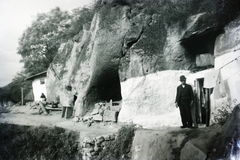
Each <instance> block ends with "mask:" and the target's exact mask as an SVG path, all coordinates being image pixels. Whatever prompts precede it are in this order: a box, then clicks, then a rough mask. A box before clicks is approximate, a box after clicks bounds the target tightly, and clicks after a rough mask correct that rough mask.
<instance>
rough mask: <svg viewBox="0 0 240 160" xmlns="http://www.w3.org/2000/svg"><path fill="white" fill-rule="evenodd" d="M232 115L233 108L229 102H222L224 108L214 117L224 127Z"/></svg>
mask: <svg viewBox="0 0 240 160" xmlns="http://www.w3.org/2000/svg"><path fill="white" fill-rule="evenodd" d="M230 115H231V107H230V105H229V104H228V103H227V102H224V101H223V102H222V106H221V108H220V109H218V114H216V115H215V116H214V121H215V122H216V123H218V124H220V125H224V124H225V122H226V121H227V120H228V117H230Z"/></svg>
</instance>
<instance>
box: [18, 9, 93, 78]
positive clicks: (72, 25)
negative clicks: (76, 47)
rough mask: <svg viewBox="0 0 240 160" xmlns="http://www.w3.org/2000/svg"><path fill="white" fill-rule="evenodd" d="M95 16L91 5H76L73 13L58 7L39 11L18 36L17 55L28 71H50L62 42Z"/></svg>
mask: <svg viewBox="0 0 240 160" xmlns="http://www.w3.org/2000/svg"><path fill="white" fill-rule="evenodd" d="M92 17H93V11H92V10H91V9H88V8H77V9H74V10H73V12H72V14H70V13H68V12H66V11H64V12H63V11H61V10H60V8H58V7H57V8H55V9H53V10H51V11H50V12H49V13H41V14H38V15H37V17H36V20H35V21H33V23H32V25H31V26H30V27H28V28H27V30H25V31H24V33H23V35H22V37H21V38H20V39H19V47H18V54H20V55H21V56H22V60H21V62H23V63H24V68H25V69H26V73H28V74H30V75H33V74H36V73H39V72H42V71H45V70H47V68H48V67H49V64H50V63H51V62H52V61H53V58H54V57H55V55H56V54H57V51H58V48H59V47H60V45H61V43H63V42H66V41H67V40H68V39H71V38H73V37H74V36H75V35H77V34H78V33H79V31H80V30H82V29H83V27H82V26H83V25H84V24H85V23H89V22H90V21H91V20H92Z"/></svg>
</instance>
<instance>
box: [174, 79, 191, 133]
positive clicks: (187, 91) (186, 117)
mask: <svg viewBox="0 0 240 160" xmlns="http://www.w3.org/2000/svg"><path fill="white" fill-rule="evenodd" d="M180 82H181V85H179V86H178V87H177V94H176V101H175V105H176V107H177V108H178V107H179V110H180V115H181V120H182V124H183V125H182V126H181V128H186V127H188V128H192V116H191V106H192V105H193V100H194V95H193V89H192V86H191V85H189V84H186V77H185V76H184V75H181V76H180Z"/></svg>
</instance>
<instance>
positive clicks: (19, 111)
mask: <svg viewBox="0 0 240 160" xmlns="http://www.w3.org/2000/svg"><path fill="white" fill-rule="evenodd" d="M8 109H9V110H10V112H9V113H0V123H10V124H18V125H28V126H40V125H44V126H48V127H54V126H57V127H62V128H65V129H68V130H73V131H79V132H80V133H81V134H84V135H85V134H86V135H88V136H97V135H104V134H111V133H116V132H117V131H118V129H119V128H120V127H121V125H122V124H116V123H107V124H106V123H103V122H102V123H97V122H95V123H93V124H92V125H91V126H90V127H88V126H87V125H86V124H85V123H83V122H74V121H73V119H66V118H61V111H52V112H51V115H47V116H46V115H38V110H37V109H30V107H29V106H14V107H11V108H8Z"/></svg>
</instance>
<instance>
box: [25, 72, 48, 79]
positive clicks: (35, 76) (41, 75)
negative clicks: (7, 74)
mask: <svg viewBox="0 0 240 160" xmlns="http://www.w3.org/2000/svg"><path fill="white" fill-rule="evenodd" d="M45 76H47V71H44V72H40V73H38V74H35V75H32V76H30V77H27V78H26V79H25V81H28V80H34V79H36V78H38V77H45Z"/></svg>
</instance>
